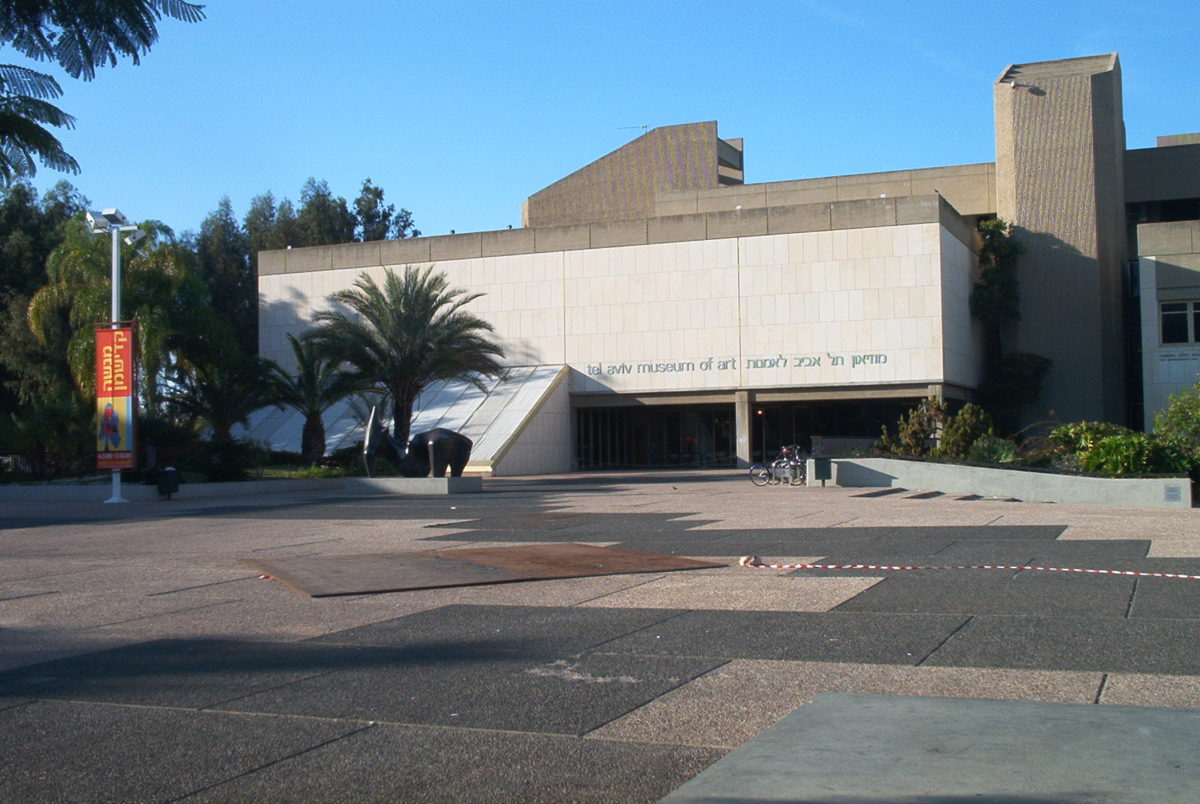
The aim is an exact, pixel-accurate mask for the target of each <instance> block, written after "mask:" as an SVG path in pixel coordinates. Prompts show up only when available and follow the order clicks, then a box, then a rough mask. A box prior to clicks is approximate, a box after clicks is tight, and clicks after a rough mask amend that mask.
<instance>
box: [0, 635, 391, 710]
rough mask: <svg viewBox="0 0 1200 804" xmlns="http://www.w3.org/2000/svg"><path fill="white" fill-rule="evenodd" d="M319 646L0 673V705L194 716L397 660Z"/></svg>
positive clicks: (167, 653)
mask: <svg viewBox="0 0 1200 804" xmlns="http://www.w3.org/2000/svg"><path fill="white" fill-rule="evenodd" d="M379 653H382V651H376V653H375V654H370V653H362V652H360V653H358V654H355V653H354V652H353V651H337V650H332V649H329V648H323V647H321V646H316V645H311V646H310V645H307V644H303V645H290V644H279V643H253V642H233V641H227V640H180V639H174V640H158V641H154V642H145V643H141V644H137V645H127V646H122V647H117V648H111V649H109V650H105V651H98V652H95V653H89V654H84V655H82V656H72V657H68V658H64V659H57V660H53V661H49V662H43V663H41V664H35V665H27V666H24V667H21V668H17V669H11V670H7V671H4V672H2V673H0V699H4V698H38V699H59V700H73V701H103V702H106V703H119V704H137V705H143V706H168V707H186V708H191V709H199V708H204V707H207V706H212V705H214V704H217V703H220V702H222V701H228V700H231V699H234V698H239V697H242V696H244V695H247V694H250V693H251V692H254V691H255V690H257V689H261V688H263V687H269V686H273V685H276V684H285V683H289V682H292V681H296V680H299V679H303V678H307V677H309V676H313V675H319V674H321V673H327V672H329V671H330V670H331V669H333V668H335V667H340V666H343V665H345V664H347V663H351V664H352V663H353V662H355V661H358V662H364V661H370V662H379V661H398V660H401V659H406V658H409V657H410V655H411V651H393V652H391V653H388V654H387V655H386V656H383V657H381V656H379V655H378V654H379Z"/></svg>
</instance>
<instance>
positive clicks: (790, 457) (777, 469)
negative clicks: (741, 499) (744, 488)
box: [750, 444, 807, 486]
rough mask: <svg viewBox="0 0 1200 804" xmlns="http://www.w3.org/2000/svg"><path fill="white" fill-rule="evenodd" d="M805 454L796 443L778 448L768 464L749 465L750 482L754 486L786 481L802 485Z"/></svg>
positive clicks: (804, 475)
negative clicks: (776, 453) (777, 451)
mask: <svg viewBox="0 0 1200 804" xmlns="http://www.w3.org/2000/svg"><path fill="white" fill-rule="evenodd" d="M806 464H807V461H806V459H805V456H804V455H802V454H801V452H800V447H799V445H797V444H788V445H787V446H785V447H782V448H780V450H779V454H778V455H777V456H775V460H774V461H772V462H771V464H770V465H769V466H768V465H767V464H765V463H756V464H754V465H753V466H751V467H750V482H751V483H753V484H754V485H756V486H766V485H771V486H774V485H777V484H780V483H787V484H788V485H792V486H802V485H804V482H805V480H806V479H807V478H806V469H805V467H806Z"/></svg>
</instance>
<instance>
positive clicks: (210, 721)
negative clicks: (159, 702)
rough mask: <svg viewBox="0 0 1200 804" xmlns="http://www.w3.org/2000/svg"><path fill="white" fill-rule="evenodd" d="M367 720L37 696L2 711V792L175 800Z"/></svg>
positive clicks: (22, 796) (45, 797)
mask: <svg viewBox="0 0 1200 804" xmlns="http://www.w3.org/2000/svg"><path fill="white" fill-rule="evenodd" d="M364 725H365V724H360V723H334V722H331V721H320V720H303V719H296V718H277V717H262V716H254V717H247V716H239V715H230V714H225V713H221V714H214V713H201V712H188V711H183V710H167V709H144V708H139V707H128V706H91V705H86V704H81V703H72V702H65V701H43V702H38V703H34V704H30V705H28V706H22V707H18V708H13V709H5V710H3V711H0V799H3V800H4V801H79V802H92V801H95V802H101V801H174V800H177V799H179V798H181V797H184V796H187V795H188V794H190V793H193V792H196V791H201V790H205V789H207V788H208V787H210V786H212V785H215V784H219V783H221V782H226V781H228V780H230V779H235V778H238V777H240V776H241V775H243V774H245V773H249V772H251V771H254V770H255V769H257V768H262V767H264V766H269V765H271V764H272V763H275V762H278V761H280V760H283V759H286V758H288V757H294V756H297V755H299V754H302V753H303V752H305V751H308V750H311V749H313V748H315V747H317V746H320V745H325V744H328V743H329V742H330V741H334V740H338V739H339V738H341V737H345V736H346V735H348V734H352V733H354V732H355V731H358V730H359V729H362V728H364Z"/></svg>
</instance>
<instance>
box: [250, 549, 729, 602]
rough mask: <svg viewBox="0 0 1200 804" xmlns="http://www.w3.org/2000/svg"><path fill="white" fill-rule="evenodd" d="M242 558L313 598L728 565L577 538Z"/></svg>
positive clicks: (255, 567) (257, 568)
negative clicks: (412, 550)
mask: <svg viewBox="0 0 1200 804" xmlns="http://www.w3.org/2000/svg"><path fill="white" fill-rule="evenodd" d="M241 563H242V564H244V565H245V566H248V567H252V568H254V569H255V570H258V571H259V572H261V573H263V574H265V575H269V576H270V577H272V578H274V579H276V580H278V581H281V582H282V583H284V584H286V585H288V586H290V587H292V588H293V589H295V590H296V591H298V592H302V593H304V594H306V595H309V596H311V597H334V596H339V595H370V594H379V593H382V592H405V591H411V590H416V589H438V588H444V587H449V586H479V585H483V584H495V583H514V582H516V581H541V580H550V579H553V578H583V577H587V576H591V575H621V574H625V573H635V572H672V571H676V570H690V569H707V568H711V567H721V566H725V565H723V564H714V563H712V562H709V561H698V560H696V559H694V558H680V557H679V556H662V555H657V554H655V553H643V552H639V551H636V550H622V549H619V548H616V547H597V546H595V545H588V544H575V543H565V544H531V545H521V546H517V547H481V548H475V547H466V548H455V549H451V550H430V551H427V552H422V553H364V554H360V555H350V556H298V557H296V558H276V559H245V560H243V561H242V562H241Z"/></svg>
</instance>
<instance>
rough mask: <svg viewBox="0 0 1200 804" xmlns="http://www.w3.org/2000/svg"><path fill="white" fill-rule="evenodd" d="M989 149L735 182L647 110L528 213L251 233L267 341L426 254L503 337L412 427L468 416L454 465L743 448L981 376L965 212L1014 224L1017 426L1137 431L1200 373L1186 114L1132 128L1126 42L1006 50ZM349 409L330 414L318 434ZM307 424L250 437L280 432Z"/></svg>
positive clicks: (734, 153)
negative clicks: (1032, 375) (620, 142)
mask: <svg viewBox="0 0 1200 804" xmlns="http://www.w3.org/2000/svg"><path fill="white" fill-rule="evenodd" d="M993 95H994V103H995V114H996V161H995V162H988V163H979V164H969V165H955V166H950V167H938V168H922V169H914V170H903V171H891V172H886V173H869V174H861V175H849V176H835V177H829V178H816V179H800V180H795V181H780V182H767V183H761V184H746V183H745V182H744V167H743V143H742V141H741V140H738V139H728V138H721V137H719V136H718V133H717V124H716V123H715V122H704V123H692V124H687V125H678V126H667V127H662V128H657V129H654V130H652V131H649V132H647V133H645V134H643V135H642V136H641V137H638V138H637V139H635V140H634V141H632V142H630V143H628V144H627V145H625V146H623V147H621V148H619V149H617V150H616V151H613V152H612V153H610V154H608V155H606V156H603V157H601V158H600V159H598V160H596V161H595V162H593V163H591V164H590V165H587V166H586V167H583V168H581V169H580V170H578V171H576V172H575V173H572V174H571V175H570V176H567V177H566V178H564V179H562V180H560V181H558V182H556V183H554V184H552V185H550V186H549V187H546V188H544V189H542V190H540V191H539V192H537V193H535V194H533V195H532V196H530V197H529V198H528V200H527V201H526V202H525V204H524V207H523V209H522V222H523V226H522V227H521V228H518V229H512V228H509V229H503V230H499V231H487V232H472V233H466V234H450V235H445V236H433V237H417V238H411V239H406V240H389V241H376V242H367V243H353V244H347V245H337V246H324V247H315V248H293V249H287V250H278V251H266V252H262V253H261V254H260V255H259V279H258V281H259V293H260V314H259V316H260V319H259V320H260V325H259V338H260V351H261V354H262V355H263V356H264V357H269V358H272V359H274V360H277V361H279V362H280V363H281V364H283V365H285V366H287V365H289V364H290V363H291V362H292V359H293V358H292V355H291V350H290V348H289V345H288V341H287V338H286V336H287V335H288V334H289V333H291V334H297V333H299V332H302V331H303V330H305V329H306V328H308V327H309V326H310V325H311V320H312V315H313V314H314V313H315V312H316V311H317V310H320V309H323V308H325V307H326V306H328V304H329V302H328V300H327V298H328V296H329V294H331V293H333V292H335V291H337V290H341V289H344V288H347V287H350V286H351V285H352V284H353V283H354V281H355V280H356V279H357V278H358V277H359V276H360V275H361V274H362V273H364V272H366V273H367V274H369V275H371V276H374V277H375V278H376V280H379V279H381V277H382V275H383V272H384V271H385V270H387V269H392V270H397V271H399V270H403V269H404V267H406V266H415V267H422V268H423V267H427V266H433V267H434V269H435V270H436V271H438V272H441V273H444V274H445V275H446V276H447V278H448V281H449V283H450V285H451V286H452V287H457V288H462V289H465V290H467V291H470V292H481V293H483V294H485V295H483V296H481V297H480V298H479V299H478V300H476V301H474V302H472V304H471V306H470V309H471V310H472V311H473V312H475V313H476V314H478V315H480V316H481V317H483V318H484V319H486V320H487V321H489V322H490V323H491V324H492V326H493V327H494V328H495V335H496V338H497V340H499V341H500V342H501V344H502V345H503V347H504V349H505V352H506V365H507V366H508V367H509V368H508V369H507V370H506V371H505V373H504V375H503V376H502V377H500V378H497V379H495V380H492V381H488V383H487V385H486V390H479V389H477V388H475V387H474V386H472V385H470V384H467V383H450V384H441V385H438V386H436V387H432V388H430V389H428V390H427V392H426V393H425V394H424V395H423V396H422V399H421V400H420V401H419V403H418V409H417V411H416V413H415V414H414V420H413V423H412V427H413V429H414V431H419V430H421V429H426V428H428V427H433V426H444V427H449V428H451V429H456V430H459V431H461V432H463V433H465V434H466V435H468V436H470V437H471V438H472V439H473V440H474V441H475V451H474V454H473V458H472V465H471V469H470V470H473V471H477V472H483V473H489V472H490V473H493V474H497V475H519V474H530V473H544V472H563V471H570V470H573V469H583V470H587V469H606V468H638V467H646V468H667V467H689V466H709V467H718V466H731V467H732V466H739V465H746V464H747V463H748V462H751V461H754V460H759V459H762V458H763V457H764V455H773V454H774V452H775V450H777V449H778V447H779V446H780V445H781V444H784V443H799V444H801V445H803V446H804V447H805V448H806V449H812V450H814V451H816V452H826V453H834V452H837V451H839V450H843V449H846V448H848V447H856V446H864V445H868V444H870V443H871V442H873V441H874V440H875V439H876V438H877V437H878V435H879V433H880V428H881V426H882V425H884V424H887V425H889V426H894V424H895V422H896V420H897V418H898V417H899V415H900V414H901V413H902V412H903V411H904V410H905V409H907V408H908V407H910V406H911V405H913V404H915V403H916V402H918V401H919V400H920V399H922V398H924V397H926V396H929V395H931V394H932V395H935V396H938V397H940V398H942V399H944V400H947V401H949V402H951V403H961V402H965V401H969V400H971V399H972V398H973V394H974V392H975V389H976V388H977V387H978V386H979V383H980V381H981V376H982V361H983V358H982V355H983V346H984V345H983V337H982V330H981V328H980V326H979V324H978V323H977V322H975V321H973V320H972V316H971V311H970V304H969V297H970V293H971V290H972V287H973V286H974V282H975V277H976V273H977V258H976V256H975V254H976V251H977V249H978V246H979V243H978V233H977V226H978V223H979V222H980V221H981V220H984V219H989V218H994V217H1000V218H1002V219H1004V220H1005V221H1007V222H1009V223H1011V224H1012V225H1013V227H1014V229H1013V231H1014V237H1015V238H1016V239H1017V240H1019V242H1020V243H1021V245H1022V246H1023V249H1024V251H1023V254H1022V255H1021V257H1020V260H1019V265H1018V279H1019V285H1020V298H1021V303H1020V322H1019V324H1018V325H1017V326H1016V329H1015V334H1014V336H1013V343H1012V344H1011V346H1010V348H1011V349H1012V350H1014V351H1023V352H1033V353H1036V354H1040V355H1043V356H1045V357H1047V358H1049V359H1050V360H1051V361H1052V368H1051V370H1050V372H1049V374H1048V376H1047V377H1046V379H1045V382H1044V384H1043V389H1042V393H1041V398H1040V400H1039V402H1038V403H1036V405H1032V406H1028V408H1027V409H1026V410H1025V412H1024V413H1025V418H1026V420H1028V421H1040V420H1044V419H1057V420H1061V421H1073V420H1080V419H1102V420H1108V421H1116V422H1124V423H1127V424H1130V425H1132V426H1134V427H1141V426H1143V425H1145V426H1149V424H1150V422H1151V421H1152V418H1153V413H1154V412H1155V411H1156V410H1157V409H1159V408H1161V407H1162V406H1164V405H1165V404H1166V399H1167V396H1168V395H1169V394H1170V393H1173V392H1175V391H1176V390H1178V389H1179V388H1181V387H1184V386H1187V385H1190V384H1191V383H1193V382H1195V381H1196V379H1197V376H1198V372H1200V135H1196V134H1193V135H1181V136H1175V137H1162V138H1159V141H1158V145H1157V147H1154V148H1144V149H1134V150H1127V149H1126V148H1125V131H1124V123H1123V120H1122V103H1121V77H1120V66H1119V62H1118V59H1117V56H1116V54H1108V55H1102V56H1092V57H1086V58H1077V59H1064V60H1057V61H1047V62H1037V63H1031V64H1014V65H1010V66H1009V67H1007V68H1006V69H1005V70H1004V71H1003V73H1002V74H1001V75H1000V77H999V78H998V79H997V80H996V82H995V84H994V86H993ZM363 419H364V410H363V406H362V404H361V402H358V401H355V400H349V401H347V402H346V403H343V404H340V405H338V406H335V407H334V408H331V409H330V411H328V413H327V414H326V426H327V431H328V434H329V449H331V450H332V449H336V448H337V447H339V446H345V445H348V444H351V443H354V442H355V441H357V440H359V439H361V437H362V421H363ZM301 424H302V421H301V420H299V419H298V418H297V416H296V415H295V414H294V413H290V412H282V411H264V412H261V413H260V414H259V415H258V416H256V417H255V418H254V419H253V420H252V421H251V424H250V426H249V428H248V435H249V436H251V437H254V438H258V439H263V440H267V441H269V442H270V443H272V444H273V445H274V446H275V447H276V448H281V449H285V448H291V449H295V448H296V445H297V444H298V443H299V438H300V427H301Z"/></svg>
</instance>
